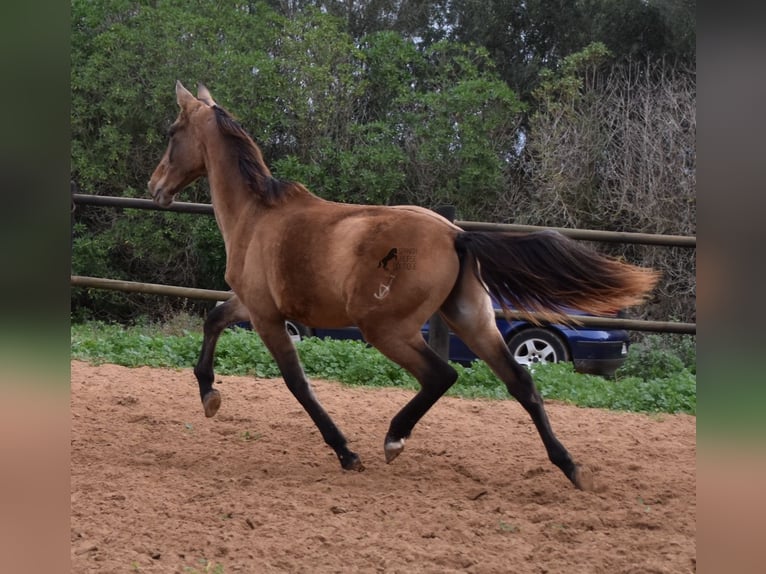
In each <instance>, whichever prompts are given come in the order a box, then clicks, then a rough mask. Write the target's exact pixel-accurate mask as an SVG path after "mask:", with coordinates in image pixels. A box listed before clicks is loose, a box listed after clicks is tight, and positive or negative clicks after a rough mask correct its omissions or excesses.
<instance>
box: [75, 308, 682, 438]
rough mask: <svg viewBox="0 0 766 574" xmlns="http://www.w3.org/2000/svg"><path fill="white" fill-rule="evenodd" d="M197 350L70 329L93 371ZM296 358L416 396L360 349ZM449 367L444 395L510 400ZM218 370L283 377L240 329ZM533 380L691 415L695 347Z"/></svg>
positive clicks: (558, 392)
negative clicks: (602, 370)
mask: <svg viewBox="0 0 766 574" xmlns="http://www.w3.org/2000/svg"><path fill="white" fill-rule="evenodd" d="M190 329H195V330H190ZM201 343H202V335H201V329H199V328H197V327H196V326H195V325H188V328H187V326H183V327H179V326H178V324H177V323H176V324H163V325H150V324H140V325H135V326H127V327H126V326H122V325H114V324H105V323H99V322H89V323H82V324H73V325H72V327H71V356H72V358H75V359H80V360H84V361H89V362H91V363H115V364H119V365H124V366H128V367H137V366H152V367H165V368H190V367H193V366H194V364H195V363H196V361H197V356H198V353H199V348H200V345H201ZM679 348H680V347H679ZM298 350H299V353H300V356H301V360H302V362H303V364H304V368H305V371H306V373H307V375H308V376H309V377H313V378H321V379H328V380H333V381H339V382H341V383H344V384H347V385H350V386H373V387H392V386H393V387H400V388H406V389H413V390H415V389H417V388H419V387H418V384H417V381H415V379H414V378H413V377H412V376H411V375H410V374H409V373H407V372H406V371H404V370H403V369H401V368H400V367H399V366H398V365H395V364H394V363H392V362H391V361H389V360H388V359H386V358H385V357H383V355H381V354H380V353H379V352H378V351H377V350H375V349H373V348H371V347H368V346H366V345H365V344H364V343H362V342H360V341H340V340H333V339H325V340H322V339H317V338H311V339H306V340H304V341H301V342H300V343H298ZM453 366H454V367H455V369H456V370H457V371H458V374H459V378H458V382H457V383H456V384H455V385H454V386H453V387H452V388H451V389H450V390H449V392H448V394H449V395H452V396H457V397H466V398H482V399H510V396H509V395H508V392H507V391H506V389H505V386H504V385H503V384H502V383H501V382H500V381H499V380H498V379H497V378H496V377H495V376H494V374H492V372H491V371H490V370H489V368H488V367H487V366H486V364H485V363H483V362H481V361H476V362H474V363H472V364H471V366H469V367H463V366H461V365H458V364H453ZM215 369H216V371H217V372H218V373H219V374H221V375H249V376H255V377H263V378H275V377H280V373H279V370H278V369H277V366H276V364H275V362H274V360H273V359H272V357H271V355H270V354H269V353H268V351H267V350H266V348H265V346H264V345H263V343H262V342H261V340H260V338H259V337H258V336H257V335H256V334H255V333H253V332H251V331H246V330H242V329H227V330H226V331H225V332H224V333H223V334H222V335H221V338H220V340H219V343H218V347H217V351H216V362H215ZM534 379H535V383H536V384H537V387H538V389H539V391H540V393H541V394H542V395H543V397H544V398H546V399H552V400H558V401H564V402H567V403H571V404H574V405H578V406H582V407H596V408H604V409H612V410H621V411H631V412H644V413H689V414H696V410H697V378H696V368H695V367H694V354H693V345H692V346H691V348H690V347H689V345H688V344H687V343H685V344H684V347H683V348H680V351H679V350H678V349H676V348H674V347H672V346H671V347H668V346H667V345H666V344H663V342H662V340H661V339H656V338H655V339H653V338H651V337H647V338H645V339H643V340H642V341H641V342H640V343H639V344H636V345H633V347H631V351H630V354H629V357H628V361H627V362H626V364H625V365H624V366H623V367H622V368H621V369H620V370H619V371H618V372H617V376H616V378H615V379H614V380H607V379H604V378H602V377H597V376H592V375H582V374H580V373H576V372H575V371H574V369H573V366H572V364H571V363H559V364H545V365H540V366H538V367H537V368H536V369H535V372H534ZM253 438H255V437H253Z"/></svg>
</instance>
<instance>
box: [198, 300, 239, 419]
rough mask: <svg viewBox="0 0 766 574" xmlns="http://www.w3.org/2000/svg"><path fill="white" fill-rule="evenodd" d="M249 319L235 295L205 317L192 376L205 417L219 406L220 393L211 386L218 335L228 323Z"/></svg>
mask: <svg viewBox="0 0 766 574" xmlns="http://www.w3.org/2000/svg"><path fill="white" fill-rule="evenodd" d="M249 320H250V314H249V313H248V311H247V309H246V308H245V306H244V305H243V304H242V302H241V301H240V300H239V299H238V298H237V297H236V296H234V297H232V298H231V299H229V300H228V301H226V302H225V303H223V304H221V305H218V306H217V307H215V308H214V309H213V310H212V311H210V313H208V315H207V319H205V325H204V327H203V339H202V349H201V350H200V355H199V360H198V361H197V365H196V366H195V367H194V376H195V377H197V383H198V384H199V394H200V397H201V398H202V407H203V408H204V409H205V416H206V417H212V416H213V415H214V414H215V413H216V412H218V409H219V407H220V406H221V393H220V392H219V391H218V390H217V389H214V388H213V380H214V379H215V375H214V373H213V359H214V358H215V347H216V344H217V343H218V337H220V335H221V333H222V332H223V330H224V329H225V328H226V327H228V326H229V325H232V324H234V323H238V322H240V321H249Z"/></svg>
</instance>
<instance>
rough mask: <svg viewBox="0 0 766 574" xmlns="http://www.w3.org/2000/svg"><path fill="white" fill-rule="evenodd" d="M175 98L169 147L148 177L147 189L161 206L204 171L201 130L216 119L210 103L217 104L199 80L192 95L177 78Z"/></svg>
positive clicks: (171, 200) (166, 203) (164, 205)
mask: <svg viewBox="0 0 766 574" xmlns="http://www.w3.org/2000/svg"><path fill="white" fill-rule="evenodd" d="M176 101H177V102H178V106H179V107H180V108H181V111H180V112H179V114H178V118H177V119H176V121H175V122H173V125H172V126H170V129H169V130H168V137H169V138H170V141H169V143H168V147H167V149H166V150H165V154H164V155H163V156H162V159H161V160H160V163H159V165H158V166H157V167H156V168H155V170H154V173H152V177H151V179H150V180H149V193H150V194H151V196H152V198H153V199H154V202H155V203H157V204H158V205H160V206H162V207H168V206H169V205H170V204H171V203H173V198H174V197H175V195H176V194H177V193H178V192H179V191H181V190H182V189H183V188H184V187H186V186H187V185H189V184H190V183H192V182H193V181H194V180H196V179H197V178H199V177H202V176H203V175H205V173H206V171H207V170H206V167H205V157H204V154H203V143H202V142H203V130H204V129H205V126H206V125H209V122H215V117H214V116H215V114H214V113H213V110H212V107H213V106H215V105H216V104H215V102H214V101H213V98H212V97H211V96H210V92H208V90H207V88H206V87H205V86H203V85H202V84H200V85H199V87H198V91H197V97H196V98H195V97H194V96H193V95H192V94H191V92H189V90H187V89H186V88H184V87H183V85H182V84H181V82H176Z"/></svg>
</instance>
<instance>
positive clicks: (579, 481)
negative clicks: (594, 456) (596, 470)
mask: <svg viewBox="0 0 766 574" xmlns="http://www.w3.org/2000/svg"><path fill="white" fill-rule="evenodd" d="M570 480H571V481H572V484H574V485H575V486H576V487H577V488H579V489H580V490H584V491H585V492H591V491H593V490H594V489H595V487H594V484H593V472H591V470H590V469H589V468H588V467H587V466H580V465H579V464H576V465H575V468H574V471H572V476H571V477H570Z"/></svg>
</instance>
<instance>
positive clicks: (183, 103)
mask: <svg viewBox="0 0 766 574" xmlns="http://www.w3.org/2000/svg"><path fill="white" fill-rule="evenodd" d="M176 101H177V102H178V105H179V106H180V107H181V109H184V110H185V109H186V108H187V106H188V105H189V104H190V103H191V102H196V101H197V99H196V98H195V97H194V96H193V95H192V93H191V92H190V91H189V90H187V89H186V88H184V86H183V84H182V83H181V82H179V81H178V80H176Z"/></svg>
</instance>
